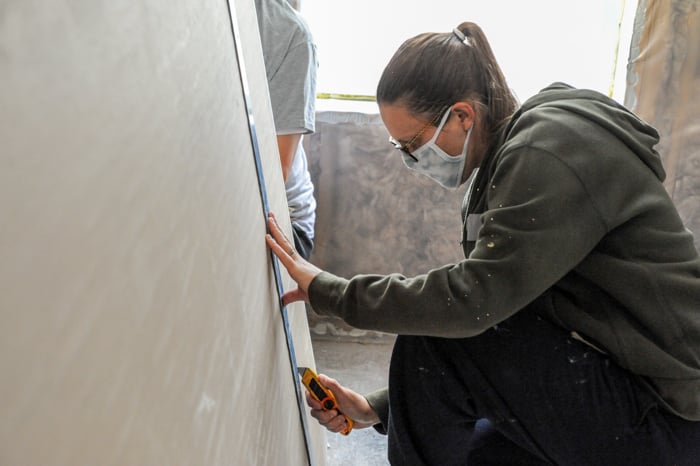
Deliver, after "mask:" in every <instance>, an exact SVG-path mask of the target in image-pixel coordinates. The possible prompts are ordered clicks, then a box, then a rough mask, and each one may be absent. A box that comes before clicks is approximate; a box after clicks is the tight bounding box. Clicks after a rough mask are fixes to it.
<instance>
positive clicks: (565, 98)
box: [512, 82, 666, 181]
mask: <svg viewBox="0 0 700 466" xmlns="http://www.w3.org/2000/svg"><path fill="white" fill-rule="evenodd" d="M545 107H554V108H558V109H562V110H566V111H569V112H571V113H573V114H576V115H578V116H580V117H582V118H586V119H587V120H589V121H591V122H594V123H596V124H597V125H599V126H600V127H602V128H604V129H606V130H607V131H609V132H610V133H611V134H612V135H613V136H615V137H616V138H618V139H619V140H620V141H622V142H623V143H624V144H625V145H626V146H627V147H629V148H630V149H631V150H632V151H633V152H634V153H635V154H636V155H637V156H638V157H639V158H640V159H641V160H642V161H643V162H644V164H645V165H646V166H647V167H649V169H650V170H651V171H652V172H654V174H655V175H656V177H657V178H658V179H659V180H660V181H663V180H664V179H665V177H666V172H665V171H664V168H663V165H662V163H661V157H660V156H659V153H658V152H657V151H656V150H655V149H654V146H655V145H656V144H657V143H658V142H659V133H658V131H657V130H656V129H655V128H654V127H652V126H651V125H649V124H647V123H646V122H644V121H643V120H642V119H641V118H639V117H638V116H637V115H635V114H634V113H632V112H631V111H629V110H628V109H626V108H625V107H624V106H622V105H620V104H619V103H617V102H616V101H614V100H613V99H610V98H608V97H607V96H605V95H603V94H601V93H599V92H596V91H592V90H588V89H575V88H573V87H571V86H569V85H568V84H565V83H560V82H557V83H554V84H552V85H550V86H548V87H546V88H544V89H542V91H540V92H539V93H538V94H536V95H535V96H534V97H532V98H530V99H528V100H527V101H525V103H523V105H522V106H521V107H520V109H518V111H517V112H516V113H515V114H514V115H513V119H512V120H513V121H514V120H517V119H518V118H519V117H520V116H522V115H523V114H525V113H526V112H528V111H530V110H532V109H534V108H545Z"/></svg>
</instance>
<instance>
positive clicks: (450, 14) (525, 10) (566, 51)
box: [301, 0, 635, 112]
mask: <svg viewBox="0 0 700 466" xmlns="http://www.w3.org/2000/svg"><path fill="white" fill-rule="evenodd" d="M626 3H627V4H626ZM633 3H634V2H625V1H624V0H622V1H611V0H531V1H529V2H519V1H518V2H514V1H512V0H478V1H475V0H472V1H470V0H461V1H460V0H432V1H427V2H418V1H405V2H393V1H388V0H343V1H340V0H302V1H301V13H302V14H303V16H304V17H305V18H306V19H307V21H308V23H309V26H310V28H311V30H312V33H313V35H314V38H315V41H316V44H317V47H318V55H319V71H318V92H319V94H324V93H325V94H351V95H368V96H373V95H374V93H375V88H376V84H377V81H378V80H379V77H380V75H381V72H382V70H383V68H384V65H385V64H386V63H387V62H388V60H389V59H390V58H391V56H392V55H393V53H394V52H395V51H396V49H397V48H398V47H399V45H400V44H401V43H402V42H403V41H404V40H405V39H407V38H409V37H411V36H414V35H416V34H419V33H421V32H426V31H450V30H451V29H452V28H454V27H455V26H457V25H458V24H459V23H460V22H462V21H467V20H468V21H474V22H476V23H477V24H479V25H480V26H481V28H482V29H483V30H484V32H485V34H486V36H487V37H488V39H489V41H490V43H491V46H492V47H493V50H494V53H495V54H496V58H497V59H498V61H499V63H500V64H501V67H502V68H503V72H504V73H505V75H506V78H507V79H508V82H509V83H510V86H511V87H512V88H513V90H514V91H515V93H516V94H517V96H518V98H519V99H520V100H521V101H524V100H525V99H527V98H528V97H529V96H531V95H532V94H534V93H536V92H537V91H538V90H539V89H541V88H543V87H545V86H546V85H548V84H550V83H551V82H554V81H564V82H567V83H569V84H571V85H573V86H577V87H586V88H591V89H595V90H598V91H600V92H603V93H605V94H609V95H610V94H611V92H610V91H611V88H612V89H613V92H612V96H613V97H614V98H616V99H617V100H618V101H620V102H622V100H623V99H624V91H625V75H626V63H627V58H628V52H629V44H630V38H631V29H632V22H633V19H634V13H635V11H634V7H635V5H634V4H633ZM620 25H622V27H621V26H620ZM618 42H619V49H618ZM436 71H437V72H439V70H436ZM613 84H614V86H613ZM344 105H345V106H347V103H345V104H343V102H341V101H337V100H324V99H321V100H319V102H318V107H319V110H323V109H339V108H341V107H343V106H344ZM363 105H364V107H362V106H358V108H365V109H366V111H369V112H371V111H376V105H375V104H373V103H371V104H363ZM372 108H374V110H372Z"/></svg>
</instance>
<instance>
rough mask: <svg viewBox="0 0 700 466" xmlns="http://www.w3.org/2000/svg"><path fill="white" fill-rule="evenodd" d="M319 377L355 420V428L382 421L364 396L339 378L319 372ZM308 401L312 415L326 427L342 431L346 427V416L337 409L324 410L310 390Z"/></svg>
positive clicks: (307, 394)
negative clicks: (345, 384) (338, 379)
mask: <svg viewBox="0 0 700 466" xmlns="http://www.w3.org/2000/svg"><path fill="white" fill-rule="evenodd" d="M318 378H319V380H320V381H321V383H322V384H323V385H324V386H325V387H326V388H328V389H330V391H332V392H333V395H334V396H335V400H336V401H337V402H338V407H339V408H340V410H341V411H342V412H343V414H345V415H346V416H348V417H349V418H350V419H352V420H353V421H355V425H354V426H353V428H355V429H364V428H365V427H371V426H373V425H375V424H378V423H379V422H380V420H379V416H377V413H375V412H374V410H373V409H372V407H371V406H370V405H369V403H368V402H367V399H366V398H365V397H364V396H362V395H360V394H359V393H357V392H354V391H352V390H350V389H349V388H345V387H343V386H342V385H340V384H339V383H338V381H337V380H335V379H331V378H330V377H328V376H326V375H323V374H319V376H318ZM306 403H307V404H308V405H309V406H310V407H311V416H312V417H313V418H314V419H316V420H317V421H318V422H319V423H320V424H321V425H322V426H324V427H325V428H326V429H328V430H329V431H331V432H341V431H343V430H344V429H345V427H346V422H345V417H343V416H341V415H340V414H338V411H336V410H335V409H332V410H330V411H324V410H323V409H322V407H321V403H319V402H318V401H316V399H315V398H313V397H312V396H311V394H309V393H308V392H307V393H306Z"/></svg>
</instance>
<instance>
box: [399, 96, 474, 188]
mask: <svg viewBox="0 0 700 466" xmlns="http://www.w3.org/2000/svg"><path fill="white" fill-rule="evenodd" d="M451 111H452V107H450V108H448V109H447V112H445V115H444V116H443V117H442V120H440V124H439V125H438V127H437V129H436V130H435V134H434V135H433V137H432V138H431V139H430V141H428V142H426V143H425V144H423V145H422V146H420V147H419V148H418V149H416V150H415V151H414V152H413V156H414V157H415V158H416V159H417V160H414V159H412V158H411V157H410V156H409V155H407V154H405V153H402V156H403V163H404V164H405V165H406V166H407V167H408V168H410V169H411V170H415V171H417V172H418V173H421V174H423V175H426V176H428V177H430V178H432V179H433V180H435V181H437V182H438V183H440V184H441V185H442V186H443V187H445V188H448V189H455V188H457V187H459V185H460V184H461V183H462V174H463V172H464V163H465V162H466V160H467V145H468V144H469V136H471V134H472V128H474V125H472V126H471V128H469V131H467V138H466V139H465V141H464V147H463V148H462V153H461V154H460V155H458V156H451V155H450V154H448V153H447V152H445V151H444V150H442V149H440V147H438V145H437V144H436V143H435V141H436V140H437V138H438V135H439V134H440V131H442V127H443V126H445V123H446V122H447V119H448V118H449V116H450V112H451Z"/></svg>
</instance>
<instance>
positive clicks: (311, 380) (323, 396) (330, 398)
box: [297, 367, 355, 435]
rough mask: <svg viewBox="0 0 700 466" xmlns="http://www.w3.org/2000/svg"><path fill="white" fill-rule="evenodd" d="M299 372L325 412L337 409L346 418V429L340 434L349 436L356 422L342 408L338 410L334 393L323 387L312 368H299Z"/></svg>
mask: <svg viewBox="0 0 700 466" xmlns="http://www.w3.org/2000/svg"><path fill="white" fill-rule="evenodd" d="M297 370H298V371H299V375H300V376H301V383H303V384H304V386H305V387H306V389H307V390H308V391H309V393H311V396H313V397H314V398H315V399H316V400H317V401H318V402H319V403H321V406H322V407H323V410H324V411H330V410H331V409H335V410H336V411H338V414H340V415H341V416H343V417H344V418H345V423H346V427H345V429H343V430H342V431H340V433H341V434H343V435H348V434H349V433H350V431H351V430H352V426H353V425H354V424H355V422H354V421H353V420H352V419H350V418H349V417H348V416H346V415H345V414H343V413H342V411H340V408H338V402H337V401H336V399H335V396H334V395H333V392H332V391H330V390H329V389H328V388H326V387H324V386H323V384H322V383H321V381H320V380H319V379H318V374H316V372H315V371H314V370H313V369H311V368H310V367H298V368H297Z"/></svg>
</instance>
